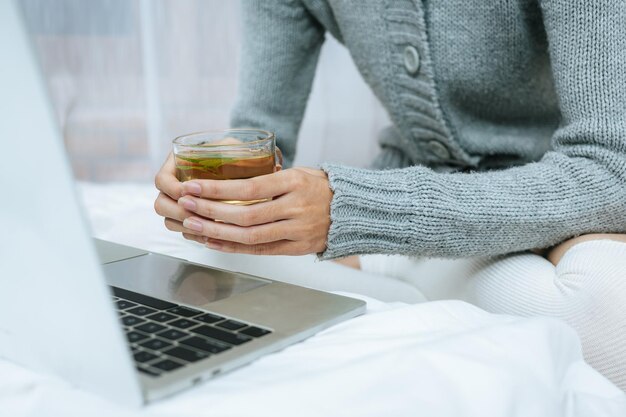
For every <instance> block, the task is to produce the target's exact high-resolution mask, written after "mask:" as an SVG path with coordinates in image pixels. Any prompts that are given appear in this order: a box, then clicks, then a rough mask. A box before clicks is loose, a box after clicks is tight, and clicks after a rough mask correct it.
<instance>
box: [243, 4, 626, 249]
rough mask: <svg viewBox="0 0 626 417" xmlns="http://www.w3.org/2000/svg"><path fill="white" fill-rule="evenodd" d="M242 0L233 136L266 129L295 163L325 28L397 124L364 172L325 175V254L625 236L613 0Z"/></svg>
mask: <svg viewBox="0 0 626 417" xmlns="http://www.w3.org/2000/svg"><path fill="white" fill-rule="evenodd" d="M242 4H243V15H244V22H243V23H244V47H243V51H242V61H241V68H242V71H241V78H240V91H239V97H238V101H237V104H236V106H235V109H234V112H233V119H232V123H233V125H237V126H244V125H246V126H255V127H262V128H266V129H272V130H274V131H276V132H277V136H278V138H279V145H280V147H281V148H282V150H283V152H284V154H285V156H286V159H287V162H289V161H291V160H293V159H292V158H293V157H294V153H295V146H296V140H297V134H298V129H299V127H300V122H301V120H302V116H303V113H304V109H305V106H306V102H307V98H308V95H309V92H310V88H311V84H312V80H313V76H314V72H315V66H316V62H317V59H318V55H319V50H320V46H321V45H322V43H323V41H324V36H325V33H326V32H329V33H330V34H331V35H332V36H334V37H336V38H337V39H338V40H339V41H340V42H342V43H343V44H344V45H345V46H346V47H347V48H348V50H349V51H350V53H351V55H352V57H353V59H354V62H355V63H356V65H357V67H358V69H359V71H360V72H361V74H362V76H363V78H364V79H365V80H366V82H367V83H368V84H369V86H370V87H371V88H372V90H373V91H374V93H375V94H376V95H377V97H378V98H379V100H380V101H381V102H382V104H383V105H384V106H385V108H386V110H387V111H388V113H389V115H390V117H391V120H392V121H393V124H394V126H393V127H390V128H389V129H387V130H385V131H384V132H383V134H382V135H381V137H380V144H381V148H382V151H381V154H380V156H379V157H378V158H377V160H376V161H375V163H374V168H376V169H372V170H366V169H356V168H351V167H346V166H338V165H323V166H322V168H323V169H324V170H325V171H326V172H327V173H328V176H329V179H330V186H331V188H332V189H333V191H334V197H333V200H332V203H331V227H330V231H329V234H328V242H327V249H326V251H325V252H324V253H323V254H322V257H323V258H325V259H330V258H335V257H340V256H346V255H350V254H364V253H395V254H415V255H423V256H442V257H466V256H477V255H495V254H501V253H509V252H514V251H520V250H526V249H530V248H538V247H547V246H549V245H552V244H555V243H557V242H559V241H562V240H564V239H566V238H568V237H571V236H573V235H578V234H581V233H588V232H624V231H626V1H625V0H445V1H434V0H300V1H298V0H282V1H276V0H273V1H266V0H243V2H242ZM352 140H354V138H352Z"/></svg>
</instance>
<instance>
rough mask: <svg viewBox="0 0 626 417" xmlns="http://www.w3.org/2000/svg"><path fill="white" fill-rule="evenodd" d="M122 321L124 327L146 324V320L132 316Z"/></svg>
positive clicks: (127, 316) (123, 318)
mask: <svg viewBox="0 0 626 417" xmlns="http://www.w3.org/2000/svg"><path fill="white" fill-rule="evenodd" d="M121 321H122V324H123V325H124V326H136V325H138V324H141V323H143V322H145V320H144V319H142V318H139V317H136V316H131V315H126V316H124V317H122V318H121Z"/></svg>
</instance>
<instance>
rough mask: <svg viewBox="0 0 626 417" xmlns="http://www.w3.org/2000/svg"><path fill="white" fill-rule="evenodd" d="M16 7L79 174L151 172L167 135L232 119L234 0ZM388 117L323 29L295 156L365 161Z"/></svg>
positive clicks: (39, 0) (140, 176)
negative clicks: (310, 92) (321, 41)
mask: <svg viewBox="0 0 626 417" xmlns="http://www.w3.org/2000/svg"><path fill="white" fill-rule="evenodd" d="M242 1H245V0H242ZM22 7H23V11H24V15H25V17H26V20H27V26H28V28H29V31H30V33H31V36H32V37H33V39H34V41H35V45H36V48H37V52H38V54H39V58H40V61H41V63H42V65H43V68H44V72H45V76H46V79H47V82H48V86H49V89H50V92H51V95H52V99H53V103H54V107H55V110H56V114H57V117H58V121H59V124H60V126H61V128H62V131H63V139H64V141H65V144H66V147H67V150H68V153H69V155H70V159H71V161H72V166H73V169H74V173H75V175H76V177H77V178H78V179H80V180H85V181H95V182H105V181H151V180H152V178H153V176H154V173H155V172H156V170H158V168H159V167H160V165H161V163H162V162H163V159H164V158H165V156H166V154H167V153H168V152H169V150H170V144H171V141H172V139H173V138H175V137H176V136H179V135H181V134H185V133H190V132H196V131H200V130H207V129H220V128H225V127H228V123H229V112H230V108H231V106H232V104H233V103H234V101H235V95H236V92H237V72H238V65H239V49H240V17H239V8H240V4H239V1H223V0H93V1H84V0H55V1H49V0H22ZM387 124H389V122H388V119H387V116H386V113H385V111H384V110H383V109H382V107H381V106H380V105H379V103H378V101H377V99H376V98H375V97H374V96H373V94H372V93H371V92H370V91H369V89H368V87H367V86H366V85H365V83H364V82H363V81H362V79H361V76H360V75H359V74H358V72H357V70H356V68H355V67H354V65H353V64H352V61H351V59H350V56H349V54H348V53H347V52H346V51H345V49H344V48H343V47H342V46H341V45H339V44H338V43H337V42H336V41H335V40H334V39H333V38H331V37H330V36H327V38H326V42H325V44H324V47H323V49H322V53H321V58H320V62H319V64H318V69H317V73H316V77H315V81H314V86H313V92H312V94H311V97H310V99H309V105H308V108H307V112H306V115H305V118H304V122H303V125H302V128H301V131H300V141H299V143H298V151H297V156H296V163H297V164H299V165H307V166H315V165H316V164H318V163H320V162H323V161H332V162H340V163H345V164H348V165H353V166H367V165H368V163H369V162H370V161H371V160H372V158H373V157H374V156H375V155H376V153H377V151H378V150H377V145H376V135H377V132H378V131H379V130H380V129H381V128H383V127H384V126H386V125H387Z"/></svg>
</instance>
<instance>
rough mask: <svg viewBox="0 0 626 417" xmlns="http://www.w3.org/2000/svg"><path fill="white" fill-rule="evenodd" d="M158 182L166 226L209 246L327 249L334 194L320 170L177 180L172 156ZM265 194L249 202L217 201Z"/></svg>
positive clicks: (256, 250)
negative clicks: (230, 202) (256, 201)
mask: <svg viewBox="0 0 626 417" xmlns="http://www.w3.org/2000/svg"><path fill="white" fill-rule="evenodd" d="M156 186H157V188H158V189H159V190H160V191H161V193H160V194H159V197H158V198H157V200H156V201H155V210H156V212H157V213H158V214H160V215H161V216H163V217H165V225H166V227H167V228H168V229H169V230H172V231H175V232H181V233H183V236H184V237H185V238H187V239H191V240H195V241H197V242H200V243H205V244H206V245H207V246H208V247H209V248H211V249H216V250H220V251H224V252H237V253H250V254H262V255H303V254H308V253H317V252H322V251H324V250H325V248H326V238H327V235H328V229H329V227H330V202H331V200H332V197H333V193H332V191H331V190H330V187H329V184H328V178H327V176H326V174H325V173H324V172H323V171H321V170H316V169H309V168H292V169H287V170H284V171H279V172H276V173H274V174H269V175H263V176H259V177H255V178H250V179H245V180H192V181H187V182H185V183H180V182H179V181H178V180H177V179H176V177H175V175H174V160H173V158H172V156H170V157H169V158H168V160H167V161H166V162H165V165H164V166H163V168H161V171H160V172H159V174H158V175H157V178H156ZM269 198H273V200H270V201H266V202H262V203H257V204H252V205H248V206H237V205H232V204H226V203H222V202H220V201H216V200H241V201H249V200H262V199H269ZM215 219H217V220H218V221H215Z"/></svg>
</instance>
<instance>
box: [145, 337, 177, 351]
mask: <svg viewBox="0 0 626 417" xmlns="http://www.w3.org/2000/svg"><path fill="white" fill-rule="evenodd" d="M139 346H141V347H144V348H147V349H150V350H156V351H159V350H162V349H165V348H167V347H170V346H172V344H171V343H170V342H166V341H165V340H160V339H150V340H148V341H147V342H143V343H140V344H139Z"/></svg>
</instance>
